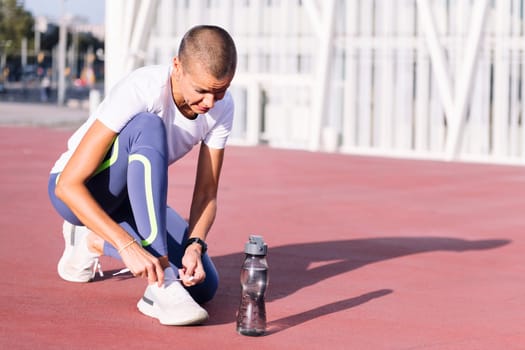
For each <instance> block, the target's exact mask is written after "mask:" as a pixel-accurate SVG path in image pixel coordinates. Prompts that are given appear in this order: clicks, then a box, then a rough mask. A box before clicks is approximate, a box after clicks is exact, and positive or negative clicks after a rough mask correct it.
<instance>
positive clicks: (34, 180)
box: [0, 127, 525, 349]
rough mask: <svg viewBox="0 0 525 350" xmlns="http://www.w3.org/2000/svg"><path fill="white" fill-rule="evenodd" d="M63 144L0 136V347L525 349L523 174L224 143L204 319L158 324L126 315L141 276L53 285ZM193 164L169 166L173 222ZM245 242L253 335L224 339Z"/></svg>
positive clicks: (28, 135) (22, 131)
mask: <svg viewBox="0 0 525 350" xmlns="http://www.w3.org/2000/svg"><path fill="white" fill-rule="evenodd" d="M70 133H71V131H70V130H59V129H46V128H27V127H23V128H22V127H21V128H10V127H2V128H0V147H1V150H2V152H1V153H0V164H2V171H1V172H0V186H1V190H0V191H1V192H0V193H1V196H0V209H1V211H2V215H1V216H0V227H1V239H2V245H1V248H0V249H1V252H0V262H1V265H0V266H1V268H2V272H3V274H2V279H1V288H0V315H1V321H0V322H1V328H0V348H1V349H153V348H170V349H190V348H191V349H210V348H215V349H247V348H251V349H282V348H285V349H503V348H505V349H525V330H524V329H525V328H524V325H525V303H524V299H525V264H524V262H525V259H524V253H523V252H524V251H525V238H524V235H525V219H524V215H523V210H524V208H525V168H522V167H509V166H490V165H479V164H461V163H443V162H431V161H414V160H399V159H383V158H368V157H357V156H348V155H336V154H323V153H309V152H301V151H290V150H276V149H271V148H266V147H254V148H242V147H229V148H228V149H227V156H226V161H225V164H224V172H223V177H222V180H221V190H220V197H219V212H218V218H217V220H216V224H215V225H214V228H213V230H212V232H211V233H210V236H209V240H208V242H209V252H210V254H211V255H212V257H213V259H214V261H215V263H216V265H217V267H218V269H219V271H220V274H221V286H220V289H219V291H218V295H217V297H216V299H214V300H213V301H212V302H210V303H208V304H207V305H206V306H205V307H206V308H207V310H208V311H209V313H210V317H211V318H210V320H209V321H208V322H207V323H206V324H204V325H202V326H198V327H167V326H161V325H160V324H158V322H157V321H156V320H153V319H149V318H147V317H145V316H143V315H142V314H140V313H139V312H138V311H137V310H136V306H135V305H136V302H137V300H138V299H139V297H140V296H141V294H142V292H143V290H144V287H145V281H144V280H141V279H135V278H126V277H124V278H117V277H112V278H110V277H106V278H103V279H97V280H96V281H94V282H92V283H89V284H72V283H67V282H64V281H62V280H61V279H60V278H59V277H58V276H57V274H56V263H57V261H58V258H59V257H60V255H61V253H62V249H63V248H62V247H63V242H62V238H61V233H60V231H61V229H60V227H61V220H60V219H59V217H58V216H57V215H56V214H55V213H54V211H53V209H52V208H51V206H50V204H49V202H48V200H47V193H46V192H47V176H48V171H49V169H50V167H51V164H52V163H53V162H54V160H55V159H56V158H57V156H58V154H59V153H60V152H61V151H63V149H64V147H65V142H66V140H67V138H68V136H69V134H70ZM195 157H196V153H195V152H193V153H191V154H190V155H189V157H187V159H185V160H184V161H183V162H181V163H180V164H177V165H175V166H173V167H172V168H170V184H169V204H170V205H171V206H173V207H175V208H176V209H177V210H179V211H180V212H181V214H182V215H184V216H186V215H187V213H188V207H189V199H190V195H191V189H192V184H193V172H194V160H195ZM251 233H256V234H261V235H263V236H264V237H265V239H266V241H267V242H268V244H269V255H268V261H269V264H270V287H269V290H268V295H267V312H268V323H269V332H268V333H269V334H268V335H266V336H264V337H260V338H249V337H244V336H240V335H238V334H237V333H236V332H235V312H236V308H237V305H238V302H239V292H240V290H239V288H240V287H239V282H238V278H239V268H240V264H241V262H242V259H243V254H242V249H243V246H244V243H245V241H246V239H247V237H248V235H249V234H251ZM102 263H103V267H104V269H105V270H106V276H109V275H110V274H111V271H113V270H117V269H120V268H121V267H122V264H121V263H120V262H119V261H116V260H110V259H109V258H107V259H103V261H102Z"/></svg>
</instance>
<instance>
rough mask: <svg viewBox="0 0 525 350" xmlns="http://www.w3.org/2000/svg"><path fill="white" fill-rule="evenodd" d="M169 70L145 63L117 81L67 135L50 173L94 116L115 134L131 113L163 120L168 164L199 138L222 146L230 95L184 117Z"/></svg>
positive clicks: (59, 167)
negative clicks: (142, 113)
mask: <svg viewBox="0 0 525 350" xmlns="http://www.w3.org/2000/svg"><path fill="white" fill-rule="evenodd" d="M170 73H171V67H170V66H146V67H142V68H139V69H137V70H135V71H133V72H132V73H130V74H129V75H128V76H126V77H125V78H124V79H122V80H121V81H120V82H119V83H117V85H115V87H114V88H113V89H111V91H110V92H109V94H108V96H106V98H105V99H104V100H103V101H102V103H101V104H100V106H98V108H97V109H96V110H95V112H94V113H93V114H91V115H90V117H89V118H88V120H87V121H86V122H85V123H84V124H83V125H82V126H81V127H80V128H79V129H78V130H77V131H76V132H75V133H74V134H73V135H72V136H71V137H70V138H69V140H68V143H67V145H68V150H67V151H66V152H65V153H63V154H62V155H61V156H60V158H59V159H58V160H57V162H56V163H55V165H54V167H53V169H51V173H59V172H61V171H62V170H63V169H64V167H65V165H66V163H67V162H68V161H69V158H70V157H71V155H72V154H73V152H74V151H75V149H76V148H77V146H78V144H79V143H80V140H81V139H82V137H83V136H84V134H85V133H86V131H87V130H88V129H89V127H90V126H91V125H92V124H93V122H94V121H95V120H96V119H98V120H99V121H100V122H102V123H103V124H104V125H105V126H107V127H108V128H110V129H111V130H113V131H115V132H117V133H118V132H120V131H121V130H122V128H123V127H124V126H125V125H126V124H127V123H128V122H129V121H130V120H131V119H132V118H133V116H135V115H137V114H139V113H141V112H149V113H154V114H156V115H158V116H159V117H160V118H161V119H162V120H163V121H164V125H165V126H166V134H167V139H168V140H167V141H168V150H169V158H168V164H172V163H173V162H175V161H176V160H178V159H180V158H181V157H182V156H184V155H185V154H186V153H188V152H189V151H190V150H191V149H192V148H193V146H195V145H196V144H198V143H199V142H201V141H202V142H204V143H205V144H206V145H207V146H209V147H210V148H217V149H222V148H224V147H225V146H226V141H227V139H228V136H229V135H230V132H231V129H232V124H233V109H234V106H233V99H232V97H231V94H230V93H229V92H226V94H225V96H224V98H223V99H221V100H220V101H217V102H216V103H215V104H214V106H213V108H212V109H210V110H209V111H208V112H207V113H206V114H199V115H198V116H197V117H196V118H195V119H193V120H191V119H188V118H186V117H185V116H183V115H182V114H181V113H180V111H179V110H178V109H177V106H176V105H175V102H174V101H173V97H172V94H171V84H170Z"/></svg>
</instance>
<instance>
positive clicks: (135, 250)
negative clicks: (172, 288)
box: [120, 241, 164, 287]
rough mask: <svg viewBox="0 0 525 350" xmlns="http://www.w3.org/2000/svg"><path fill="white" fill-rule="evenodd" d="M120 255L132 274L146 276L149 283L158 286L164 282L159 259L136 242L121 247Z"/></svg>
mask: <svg viewBox="0 0 525 350" xmlns="http://www.w3.org/2000/svg"><path fill="white" fill-rule="evenodd" d="M120 256H121V257H122V261H123V262H124V264H125V265H126V266H127V267H128V268H129V270H130V272H131V273H132V274H133V276H135V277H142V278H146V279H147V280H148V283H149V284H153V283H155V282H156V283H157V285H158V286H159V287H160V286H162V285H163V284H164V269H163V268H162V266H161V264H160V262H159V259H157V258H155V257H154V256H153V255H151V254H150V253H149V252H148V251H146V250H145V249H144V248H142V247H141V246H140V244H139V243H138V242H136V241H135V242H133V244H130V245H129V246H127V247H125V248H123V249H122V250H121V251H120Z"/></svg>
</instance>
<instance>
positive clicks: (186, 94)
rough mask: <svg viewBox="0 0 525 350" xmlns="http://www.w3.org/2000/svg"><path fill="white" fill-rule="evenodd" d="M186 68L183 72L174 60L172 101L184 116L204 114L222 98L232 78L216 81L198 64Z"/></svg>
mask: <svg viewBox="0 0 525 350" xmlns="http://www.w3.org/2000/svg"><path fill="white" fill-rule="evenodd" d="M188 68H189V69H187V70H185V69H184V68H183V67H182V64H181V63H180V61H179V60H178V59H177V58H175V59H174V67H173V77H174V80H175V82H173V79H172V94H173V99H174V100H175V103H176V104H177V106H178V107H179V109H180V110H181V112H183V113H184V114H185V115H186V116H188V115H187V114H190V115H195V114H204V113H206V112H208V111H209V110H210V109H211V108H213V106H214V104H215V102H217V101H219V100H221V99H222V98H223V97H224V95H225V94H226V90H227V89H228V87H229V86H230V83H231V80H232V79H233V76H231V77H230V76H229V77H227V78H224V79H217V78H215V77H213V75H211V74H209V73H207V72H206V70H205V69H204V68H203V67H202V66H201V65H200V64H199V63H191V65H190V66H189V67H188ZM175 85H176V86H175ZM190 111H191V112H190Z"/></svg>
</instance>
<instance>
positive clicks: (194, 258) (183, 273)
mask: <svg viewBox="0 0 525 350" xmlns="http://www.w3.org/2000/svg"><path fill="white" fill-rule="evenodd" d="M200 248H201V247H200V245H198V244H192V245H190V246H188V248H187V249H186V251H185V252H184V256H183V257H182V269H179V277H180V278H181V281H182V283H183V284H184V285H185V286H186V287H191V286H194V285H196V284H199V283H202V282H203V281H204V279H205V278H206V272H204V267H203V266H202V259H201V250H200Z"/></svg>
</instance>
